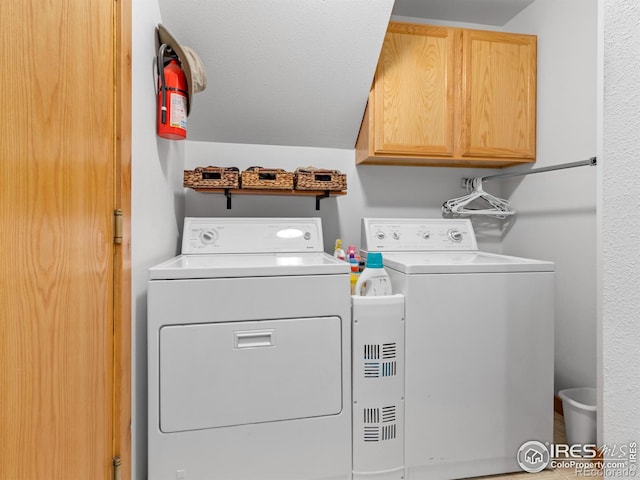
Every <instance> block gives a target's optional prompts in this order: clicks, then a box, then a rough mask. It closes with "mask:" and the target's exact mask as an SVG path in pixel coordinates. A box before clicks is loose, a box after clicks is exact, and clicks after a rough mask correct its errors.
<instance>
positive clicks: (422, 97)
mask: <svg viewBox="0 0 640 480" xmlns="http://www.w3.org/2000/svg"><path fill="white" fill-rule="evenodd" d="M454 32H455V30H454V29H450V28H443V27H433V26H427V25H415V24H406V23H394V22H391V23H390V24H389V28H388V30H387V34H386V36H385V40H384V44H383V46H382V52H381V54H380V59H379V61H378V68H377V71H376V77H375V81H374V87H373V94H372V95H371V96H370V97H369V99H370V105H369V108H371V109H372V113H371V112H370V114H372V115H373V118H374V121H373V124H374V129H375V130H374V132H373V136H374V153H375V154H400V155H401V154H408V155H427V156H429V155H436V156H439V157H442V156H447V155H452V154H453V141H454V137H453V121H454V103H453V102H454V94H455V90H454V89H455V81H454V66H455V60H454V53H455V50H454V47H455V42H454V38H455V36H454Z"/></svg>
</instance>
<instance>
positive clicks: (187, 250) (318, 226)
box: [182, 217, 323, 254]
mask: <svg viewBox="0 0 640 480" xmlns="http://www.w3.org/2000/svg"><path fill="white" fill-rule="evenodd" d="M322 251H323V242H322V223H321V220H320V218H200V217H187V218H185V219H184V230H183V233H182V253H183V254H209V253H272V252H322Z"/></svg>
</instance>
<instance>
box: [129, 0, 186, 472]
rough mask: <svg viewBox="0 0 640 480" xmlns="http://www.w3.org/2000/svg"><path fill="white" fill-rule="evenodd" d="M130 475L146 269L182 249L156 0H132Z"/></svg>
mask: <svg viewBox="0 0 640 480" xmlns="http://www.w3.org/2000/svg"><path fill="white" fill-rule="evenodd" d="M132 21H133V24H132V50H133V52H132V53H133V59H132V111H133V113H132V120H133V125H132V132H131V134H132V135H131V136H132V145H131V148H132V168H131V207H132V214H131V227H132V231H131V235H132V241H131V243H132V251H131V264H132V265H131V270H132V312H131V313H132V370H133V371H132V451H131V454H132V463H133V464H132V478H133V479H134V480H143V479H146V463H147V462H146V456H147V448H146V439H147V435H146V429H147V426H146V425H147V421H146V415H147V407H146V402H147V374H146V368H147V362H146V355H147V349H146V325H147V305H146V302H147V270H148V268H149V267H150V266H152V265H154V264H156V263H158V262H160V261H162V260H164V259H166V258H168V257H170V256H172V255H175V254H176V253H177V250H178V237H179V233H180V227H181V225H182V217H183V211H184V193H183V189H182V171H183V169H184V168H183V158H184V144H183V143H182V144H181V143H177V142H171V141H167V140H162V139H160V138H158V137H157V136H156V132H155V91H154V85H155V83H154V63H153V62H154V57H155V27H156V24H158V23H161V19H160V11H159V8H158V1H157V0H136V1H134V2H132Z"/></svg>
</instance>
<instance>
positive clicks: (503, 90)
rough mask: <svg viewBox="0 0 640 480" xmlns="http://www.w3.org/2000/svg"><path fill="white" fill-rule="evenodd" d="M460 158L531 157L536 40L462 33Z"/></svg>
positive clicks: (530, 36)
mask: <svg viewBox="0 0 640 480" xmlns="http://www.w3.org/2000/svg"><path fill="white" fill-rule="evenodd" d="M462 39H463V48H462V54H463V70H462V78H463V82H462V101H463V103H462V105H461V107H462V112H463V114H462V125H461V126H462V145H461V152H460V153H461V154H462V155H470V156H479V157H507V158H522V159H528V160H531V161H534V160H535V155H536V37H535V36H532V35H516V34H510V33H500V32H485V31H480V30H463V32H462Z"/></svg>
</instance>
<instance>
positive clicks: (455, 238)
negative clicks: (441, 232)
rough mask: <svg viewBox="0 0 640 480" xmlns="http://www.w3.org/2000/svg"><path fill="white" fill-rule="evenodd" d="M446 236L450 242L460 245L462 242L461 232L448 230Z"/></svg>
mask: <svg viewBox="0 0 640 480" xmlns="http://www.w3.org/2000/svg"><path fill="white" fill-rule="evenodd" d="M447 235H448V236H449V239H450V240H451V241H452V242H456V243H460V242H461V241H462V232H461V231H460V230H456V229H455V228H452V229H451V230H449V232H448V233H447Z"/></svg>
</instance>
